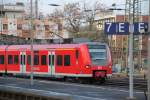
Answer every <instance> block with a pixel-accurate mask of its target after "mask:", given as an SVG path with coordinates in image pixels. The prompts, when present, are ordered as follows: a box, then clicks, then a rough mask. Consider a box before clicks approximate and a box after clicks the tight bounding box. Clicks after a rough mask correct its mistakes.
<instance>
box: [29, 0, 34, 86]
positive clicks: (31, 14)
mask: <svg viewBox="0 0 150 100" xmlns="http://www.w3.org/2000/svg"><path fill="white" fill-rule="evenodd" d="M30 4H31V13H30V18H31V29H30V35H31V65H30V81H31V85H33V84H34V82H33V32H32V30H33V5H32V0H31V1H30Z"/></svg>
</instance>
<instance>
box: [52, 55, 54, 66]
mask: <svg viewBox="0 0 150 100" xmlns="http://www.w3.org/2000/svg"><path fill="white" fill-rule="evenodd" d="M52 65H54V55H52Z"/></svg>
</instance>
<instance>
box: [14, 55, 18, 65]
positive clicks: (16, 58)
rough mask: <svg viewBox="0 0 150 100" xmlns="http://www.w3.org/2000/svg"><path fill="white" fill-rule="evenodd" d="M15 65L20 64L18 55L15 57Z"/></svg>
mask: <svg viewBox="0 0 150 100" xmlns="http://www.w3.org/2000/svg"><path fill="white" fill-rule="evenodd" d="M14 64H18V56H17V55H15V56H14Z"/></svg>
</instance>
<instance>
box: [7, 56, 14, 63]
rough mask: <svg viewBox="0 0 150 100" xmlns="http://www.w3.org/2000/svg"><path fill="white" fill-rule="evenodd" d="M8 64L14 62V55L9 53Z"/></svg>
mask: <svg viewBox="0 0 150 100" xmlns="http://www.w3.org/2000/svg"><path fill="white" fill-rule="evenodd" d="M8 64H13V56H12V55H8Z"/></svg>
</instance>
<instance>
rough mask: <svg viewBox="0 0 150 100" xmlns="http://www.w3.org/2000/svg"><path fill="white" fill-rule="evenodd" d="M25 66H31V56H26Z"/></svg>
mask: <svg viewBox="0 0 150 100" xmlns="http://www.w3.org/2000/svg"><path fill="white" fill-rule="evenodd" d="M27 64H28V65H31V55H28V56H27Z"/></svg>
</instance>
